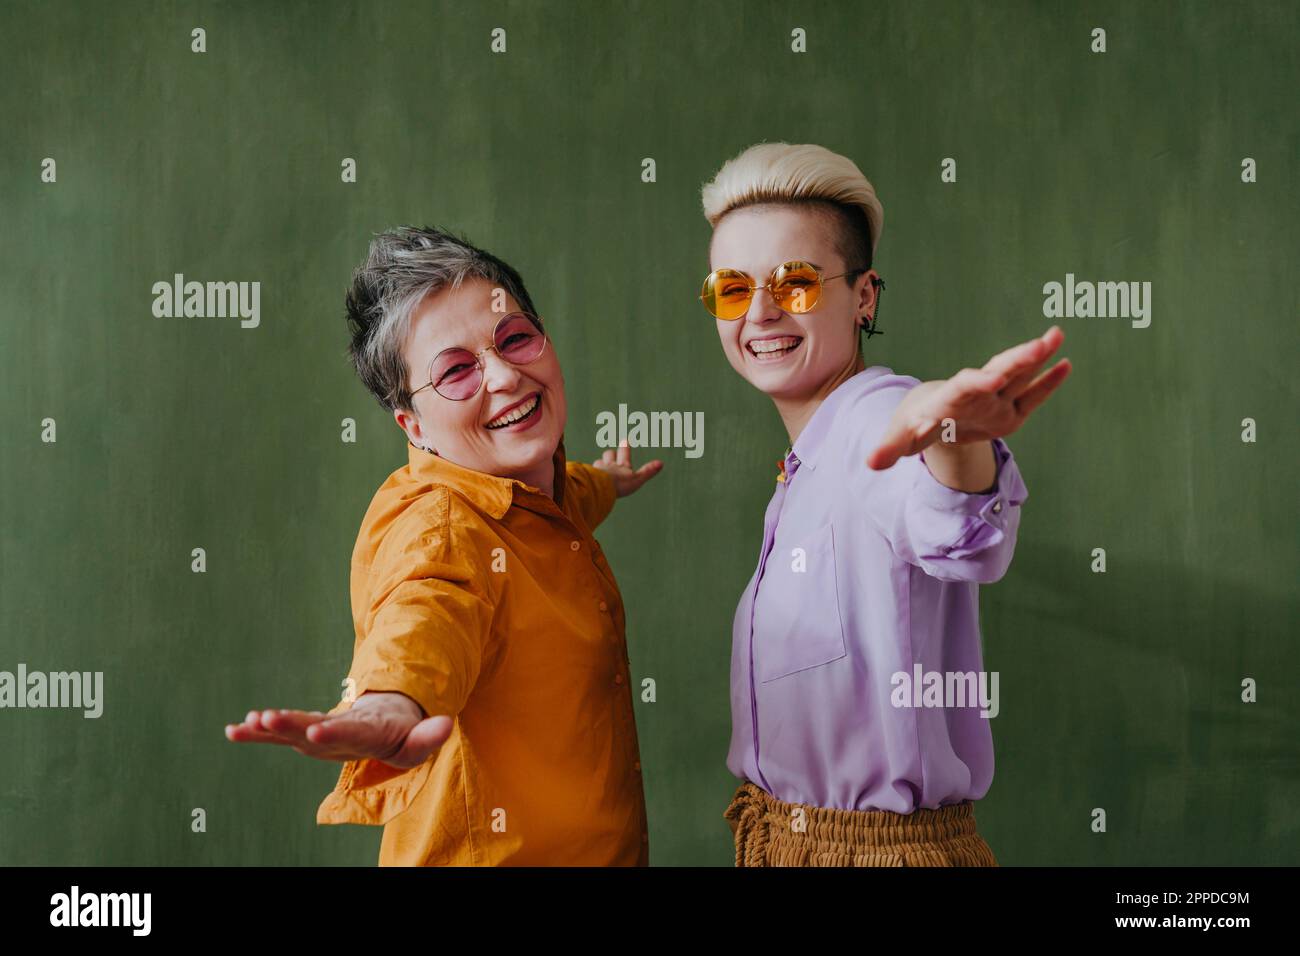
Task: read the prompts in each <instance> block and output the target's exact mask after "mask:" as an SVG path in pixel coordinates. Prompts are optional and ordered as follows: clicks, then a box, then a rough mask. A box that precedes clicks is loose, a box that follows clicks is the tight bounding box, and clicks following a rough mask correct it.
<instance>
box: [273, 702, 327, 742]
mask: <svg viewBox="0 0 1300 956" xmlns="http://www.w3.org/2000/svg"><path fill="white" fill-rule="evenodd" d="M325 719H326V717H325V715H324V714H320V713H314V714H313V713H311V712H309V711H305V710H264V711H262V722H261V724H262V729H263V730H267V731H270V732H271V733H273V734H277V735H279V736H281V737H285V738H288V739H290V740H295V741H302V740H306V739H307V738H306V737H305V736H303V735H304V733H305V732H306V730H307V728H308V727H310V726H311V725H312V724H318V723H320V722H321V721H323V720H325Z"/></svg>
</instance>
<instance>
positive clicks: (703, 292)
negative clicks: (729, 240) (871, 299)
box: [699, 259, 868, 322]
mask: <svg viewBox="0 0 1300 956" xmlns="http://www.w3.org/2000/svg"><path fill="white" fill-rule="evenodd" d="M792 265H799V266H807V267H808V268H809V269H812V271H813V272H815V273H816V274H817V301H816V302H814V303H813V304H812V305H811V306H809V307H808V308H807V309H805V310H804V311H802V312H795V313H793V314H794V315H807V314H808V313H809V312H811V311H812V310H813V309H815V308H817V302H820V301H821V290H822V289H823V288H824V287H825V285H826V283H827V282H830V281H831V280H832V279H842V278H844V277H845V276H855V275H862V273H864V272H867V271H868V270H867V269H850V270H849V271H848V272H841V273H839V274H838V275H833V276H824V275H822V271H821V269H818V268H817V267H816V266H815V265H813V264H812V263H811V262H809V261H808V260H806V259H791V260H789V261H788V262H783V263H781V264H780V265H779V266H777V267H776V268H775V269H773V270H772V274H771V275H769V276H768V277H767V281H766V282H764V283H763V284H762V285H750V286H747V289H748V291H749V301H747V302H746V303H745V311H744V312H742V313H741V314H740V315H737V316H734V317H732V318H729V319H727V318H723V317H722V316H720V315H717V314H716V313H714V311H713V310H712V309H710V308H709V306H708V303H707V301H706V300H707V299H708V288H709V283H711V282H713V281H715V279H716V277H717V275H718V273H719V272H735V273H738V274H739V275H742V276H744V277H745V278H746V279H748V280H749V281H750V282H751V283H752V282H753V281H754V277H753V276H751V275H750V274H749V273H748V272H745V271H743V270H741V269H714V270H713V271H712V272H710V273H709V274H708V275H707V276H705V278H704V285H703V287H702V288H701V289H700V295H699V299H700V302H701V303H702V304H703V305H704V310H705V311H706V312H708V313H709V315H712V316H713V317H714V318H715V319H717V320H719V321H720V322H735V321H738V320H739V319H743V318H744V317H745V313H747V312H748V311H749V307H750V305H751V304H752V303H753V301H754V293H756V292H757V291H758V290H759V289H767V293H768V295H770V296H772V300H773V301H774V302H775V301H776V295H775V293H773V291H772V283H773V280H774V279H776V274H777V273H778V272H780V271H781V270H782V269H784V268H786V267H787V266H792ZM777 305H780V303H779V302H777ZM783 311H787V310H784V309H783Z"/></svg>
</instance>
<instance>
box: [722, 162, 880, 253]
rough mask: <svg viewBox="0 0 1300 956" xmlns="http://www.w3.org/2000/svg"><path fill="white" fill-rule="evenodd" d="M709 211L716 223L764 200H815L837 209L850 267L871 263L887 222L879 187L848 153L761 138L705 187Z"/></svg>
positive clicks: (842, 245) (843, 249)
mask: <svg viewBox="0 0 1300 956" xmlns="http://www.w3.org/2000/svg"><path fill="white" fill-rule="evenodd" d="M700 198H701V199H702V201H703V204H704V216H705V218H706V219H708V220H709V225H710V226H714V227H716V226H717V225H718V222H719V221H720V220H721V219H722V217H723V216H725V215H726V214H727V213H729V212H731V211H732V210H733V209H738V208H740V207H741V206H753V205H757V204H759V203H784V204H794V203H803V202H806V203H811V204H815V205H821V206H824V207H825V208H827V209H832V208H833V209H834V210H835V211H836V212H838V213H839V216H838V218H839V219H840V221H841V223H842V228H841V229H840V230H839V232H840V241H839V242H838V243H836V245H837V247H838V248H839V252H840V254H841V255H843V257H844V263H845V266H844V267H845V268H846V269H859V268H860V269H861V270H862V271H864V272H865V271H866V270H867V269H870V268H871V263H872V260H873V259H875V255H876V246H877V245H878V244H879V242H880V233H881V231H882V230H883V229H884V226H885V210H884V208H883V207H882V206H881V205H880V200H879V199H878V198H876V189H875V187H874V186H872V185H871V183H870V182H869V181H868V180H867V177H866V176H863V175H862V170H860V169H858V167H857V164H856V163H854V162H853V160H851V159H849V158H848V157H847V156H841V155H840V154H839V153H833V152H831V151H830V150H829V149H827V148H826V147H825V146H817V145H814V144H812V143H803V144H797V145H795V144H791V143H759V144H757V145H755V146H751V147H749V148H748V149H746V150H745V151H744V152H742V153H740V154H739V155H738V156H735V157H733V158H732V159H729V160H727V162H725V163H724V164H723V165H722V168H721V169H719V170H718V173H717V175H716V176H714V177H713V180H712V181H711V182H709V183H706V184H705V185H704V188H703V189H702V190H701V191H700Z"/></svg>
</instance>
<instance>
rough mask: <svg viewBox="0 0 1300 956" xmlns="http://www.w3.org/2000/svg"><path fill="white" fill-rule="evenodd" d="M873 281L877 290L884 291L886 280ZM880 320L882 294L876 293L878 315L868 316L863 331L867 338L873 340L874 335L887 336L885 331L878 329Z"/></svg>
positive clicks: (877, 279) (876, 279)
mask: <svg viewBox="0 0 1300 956" xmlns="http://www.w3.org/2000/svg"><path fill="white" fill-rule="evenodd" d="M871 281H872V283H873V284H874V285H875V287H876V288H877V289H883V288H884V287H885V280H884V279H881V278H875V279H872V280H871ZM879 318H880V293H879V292H877V293H876V314H875V315H869V316H867V321H866V323H865V324H864V325H863V326H862V330H863V331H864V332H866V333H867V338H871V337H872V336H873V335H884V334H885V333H884V331H883V330H881V329H878V328H876V322H877V321H878V320H879Z"/></svg>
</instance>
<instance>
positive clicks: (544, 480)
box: [515, 458, 555, 500]
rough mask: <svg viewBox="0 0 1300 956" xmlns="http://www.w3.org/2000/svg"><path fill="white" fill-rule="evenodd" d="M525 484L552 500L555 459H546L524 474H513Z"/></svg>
mask: <svg viewBox="0 0 1300 956" xmlns="http://www.w3.org/2000/svg"><path fill="white" fill-rule="evenodd" d="M515 477H516V478H518V479H519V480H520V481H522V482H523V483H524V484H526V485H532V486H533V487H534V488H536V489H537V490H538V491H540V492H541V493H542V494H544V495H546V497H548V498H550V499H552V500H554V498H555V460H554V459H553V458H548V459H546V461H545V462H543V463H542V464H540V465H538V466H537V467H536V468H534V469H533V470H532V471H529V472H527V473H525V474H521V475H515Z"/></svg>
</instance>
